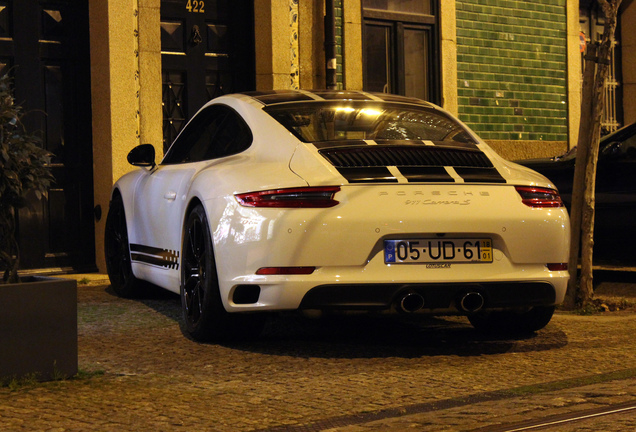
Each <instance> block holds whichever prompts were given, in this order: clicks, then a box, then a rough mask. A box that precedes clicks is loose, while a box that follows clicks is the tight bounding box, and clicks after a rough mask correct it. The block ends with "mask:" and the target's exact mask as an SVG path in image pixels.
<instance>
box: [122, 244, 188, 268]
mask: <svg viewBox="0 0 636 432" xmlns="http://www.w3.org/2000/svg"><path fill="white" fill-rule="evenodd" d="M130 259H131V260H133V261H137V262H141V263H144V264H150V265H153V266H158V267H164V268H167V269H171V270H179V251H175V250H171V249H161V248H156V247H152V246H144V245H140V244H134V243H132V244H131V245H130Z"/></svg>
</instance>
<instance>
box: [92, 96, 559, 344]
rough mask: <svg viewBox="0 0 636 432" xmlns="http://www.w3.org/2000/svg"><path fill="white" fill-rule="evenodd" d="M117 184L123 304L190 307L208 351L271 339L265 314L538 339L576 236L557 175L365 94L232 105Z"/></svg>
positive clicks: (110, 239) (250, 99) (109, 228)
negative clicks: (411, 318) (363, 315)
mask: <svg viewBox="0 0 636 432" xmlns="http://www.w3.org/2000/svg"><path fill="white" fill-rule="evenodd" d="M128 161H129V162H130V163H131V164H133V165H136V166H139V167H140V169H137V170H135V171H133V172H130V173H128V174H126V175H124V176H123V177H122V178H120V179H119V180H118V181H117V182H116V183H115V185H114V187H113V191H112V199H111V203H110V209H109V212H108V218H107V222H106V241H105V249H106V259H107V265H108V274H109V277H110V280H111V283H112V287H113V289H114V290H115V291H116V292H117V293H118V294H119V295H122V296H135V295H136V294H138V291H139V289H140V284H141V283H142V281H147V282H150V283H152V284H154V285H158V286H160V287H163V288H165V289H168V290H170V291H173V292H175V293H180V295H181V299H182V306H183V316H184V321H185V328H186V331H187V332H188V333H189V334H190V335H191V336H192V337H193V338H194V339H196V340H215V339H216V340H218V339H223V338H225V339H227V338H234V337H240V336H247V335H254V334H258V333H259V332H260V331H261V329H262V325H263V322H264V319H263V317H264V315H265V314H263V312H267V311H283V310H299V309H300V310H367V311H387V312H398V311H401V312H404V313H426V314H438V315H445V314H464V315H467V316H468V318H469V320H470V321H471V323H472V324H473V325H474V326H475V327H476V328H477V329H481V330H490V331H492V330H497V329H504V328H505V329H507V330H515V331H519V332H529V331H536V330H539V329H541V328H543V327H544V326H545V325H547V323H548V322H549V321H550V319H551V317H552V314H553V312H554V307H555V305H557V304H559V303H560V302H561V301H563V298H564V295H565V290H566V285H567V281H568V278H569V274H568V271H567V264H566V263H567V260H568V251H569V238H570V237H569V233H570V228H569V219H568V215H567V211H566V210H565V208H564V207H563V204H562V202H561V199H560V197H559V195H558V192H557V190H556V189H555V187H554V186H553V185H552V184H551V183H550V182H549V181H548V180H547V179H546V178H545V177H543V176H541V175H539V174H537V173H535V172H533V171H531V170H529V169H527V168H524V167H521V166H519V165H516V164H513V163H511V162H507V161H506V160H503V159H502V158H501V157H500V156H498V155H497V154H496V153H495V152H494V151H493V150H492V149H490V148H489V147H488V146H487V145H486V144H485V143H484V142H483V141H481V140H480V139H479V138H478V137H477V136H476V135H475V134H474V133H473V132H472V131H470V130H469V128H468V127H467V126H465V125H464V124H462V123H461V122H460V121H459V120H457V119H456V118H454V117H453V116H452V115H450V114H449V113H448V112H446V111H444V110H442V109H441V108H439V107H437V106H435V105H432V104H430V103H428V102H424V101H422V100H419V99H413V98H406V97H400V96H394V95H387V94H370V93H365V92H356V91H340V92H336V91H314V92H308V91H270V92H250V93H245V94H234V95H228V96H222V97H219V98H217V99H214V100H212V101H210V102H209V103H207V104H206V105H205V106H204V107H203V108H201V110H200V111H199V112H198V113H197V114H196V115H195V116H194V117H193V118H192V120H191V121H190V122H189V123H188V124H187V125H186V127H185V128H184V129H183V131H182V132H181V133H180V135H179V136H178V137H177V139H176V140H175V141H174V143H173V144H172V146H171V147H170V149H169V150H168V151H167V153H166V154H165V157H164V158H163V160H162V162H161V163H160V164H159V165H155V152H154V149H153V147H152V146H151V145H147V144H146V145H141V146H138V147H136V148H134V149H133V150H132V151H131V152H130V154H129V155H128Z"/></svg>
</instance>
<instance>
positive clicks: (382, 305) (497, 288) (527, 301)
mask: <svg viewBox="0 0 636 432" xmlns="http://www.w3.org/2000/svg"><path fill="white" fill-rule="evenodd" d="M411 293H416V294H419V295H420V296H421V298H422V299H423V307H422V308H421V311H422V312H426V311H429V312H431V313H434V312H441V311H452V312H461V309H460V307H459V304H460V299H461V298H462V297H463V296H465V295H466V294H467V293H479V294H480V295H481V296H482V297H483V300H484V305H483V308H482V309H514V308H525V307H532V306H551V305H554V304H555V303H556V301H557V293H556V290H555V288H554V286H553V285H552V284H550V283H548V282H542V281H539V282H485V283H464V284H457V283H438V284H421V283H420V284H357V285H356V284H353V285H322V286H317V287H315V288H313V289H311V290H310V291H309V292H307V294H306V295H305V296H304V298H303V300H302V302H301V304H300V309H321V310H325V309H327V310H328V309H344V310H386V309H391V308H392V307H395V306H397V305H398V304H399V302H400V299H402V298H403V297H404V296H405V295H407V294H411Z"/></svg>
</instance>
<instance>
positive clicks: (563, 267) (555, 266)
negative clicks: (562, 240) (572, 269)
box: [547, 263, 568, 271]
mask: <svg viewBox="0 0 636 432" xmlns="http://www.w3.org/2000/svg"><path fill="white" fill-rule="evenodd" d="M547 266H548V270H550V271H567V269H568V263H550V264H547Z"/></svg>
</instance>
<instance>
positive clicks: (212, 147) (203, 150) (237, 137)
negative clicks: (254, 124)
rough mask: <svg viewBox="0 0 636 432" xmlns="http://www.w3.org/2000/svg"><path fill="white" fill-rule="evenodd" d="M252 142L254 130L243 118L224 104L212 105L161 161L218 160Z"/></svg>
mask: <svg viewBox="0 0 636 432" xmlns="http://www.w3.org/2000/svg"><path fill="white" fill-rule="evenodd" d="M251 145H252V132H251V130H250V128H249V126H247V124H246V123H245V121H244V120H243V118H242V117H241V116H240V115H239V114H238V113H237V112H236V111H234V110H233V109H232V108H230V107H227V106H225V105H212V106H209V107H208V108H206V109H204V110H203V111H201V112H199V113H198V114H197V115H196V117H195V118H193V119H192V121H191V122H190V123H189V124H188V125H187V126H186V127H185V129H184V130H183V132H181V134H179V136H178V137H177V139H176V140H175V141H174V143H173V144H172V146H171V147H170V149H169V150H168V152H167V153H166V156H165V157H164V159H163V162H162V164H164V165H169V164H180V163H189V162H200V161H204V160H211V159H217V158H221V157H225V156H230V155H233V154H237V153H240V152H242V151H245V150H246V149H247V148H249V147H250V146H251Z"/></svg>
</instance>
